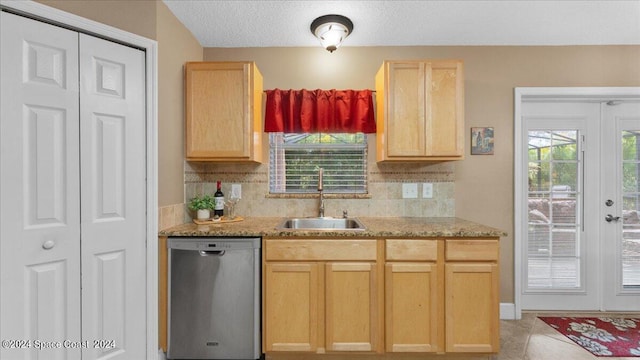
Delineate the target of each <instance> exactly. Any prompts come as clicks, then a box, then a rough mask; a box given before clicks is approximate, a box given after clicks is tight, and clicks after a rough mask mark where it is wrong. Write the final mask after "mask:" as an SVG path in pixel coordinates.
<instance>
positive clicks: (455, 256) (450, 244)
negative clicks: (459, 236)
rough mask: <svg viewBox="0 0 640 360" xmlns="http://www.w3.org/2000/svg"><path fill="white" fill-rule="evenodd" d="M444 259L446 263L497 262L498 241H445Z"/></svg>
mask: <svg viewBox="0 0 640 360" xmlns="http://www.w3.org/2000/svg"><path fill="white" fill-rule="evenodd" d="M445 257H446V259H447V261H452V260H453V261H456V260H457V261H467V260H484V261H498V257H499V245H498V240H492V239H487V240H447V244H446V251H445Z"/></svg>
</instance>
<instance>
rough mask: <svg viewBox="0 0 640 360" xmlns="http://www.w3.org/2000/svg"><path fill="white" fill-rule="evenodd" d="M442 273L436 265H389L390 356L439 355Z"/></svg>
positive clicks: (387, 335) (387, 323)
mask: <svg viewBox="0 0 640 360" xmlns="http://www.w3.org/2000/svg"><path fill="white" fill-rule="evenodd" d="M439 275H440V274H439V272H438V267H437V265H436V264H430V263H414V262H409V263H397V262H394V263H387V264H386V265H385V279H384V280H385V295H386V296H385V338H386V346H385V349H386V351H387V352H437V351H441V347H440V345H439V344H438V338H439V330H438V327H439V326H440V321H439V316H440V314H439V313H438V309H439V305H440V303H441V300H440V297H441V295H440V293H441V292H440V291H439V281H438V277H439Z"/></svg>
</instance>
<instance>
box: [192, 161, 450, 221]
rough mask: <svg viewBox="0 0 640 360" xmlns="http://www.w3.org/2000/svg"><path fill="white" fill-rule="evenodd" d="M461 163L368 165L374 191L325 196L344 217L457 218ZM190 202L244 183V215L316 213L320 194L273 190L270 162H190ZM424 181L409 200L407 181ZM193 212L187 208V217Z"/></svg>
mask: <svg viewBox="0 0 640 360" xmlns="http://www.w3.org/2000/svg"><path fill="white" fill-rule="evenodd" d="M454 166H455V163H454V162H443V163H435V164H425V163H403V164H386V163H381V164H378V163H376V162H375V161H374V160H372V159H370V161H369V164H368V181H369V184H368V194H367V195H366V196H353V197H351V198H344V197H343V196H341V197H339V198H338V197H335V196H332V195H331V194H325V215H326V216H342V211H343V210H347V211H348V212H349V216H418V217H449V216H455V202H454V198H455V196H454V195H455V188H454V180H455V179H454V176H455V171H454V170H455V167H454ZM184 175H185V176H184V179H185V184H184V185H185V186H184V189H185V203H186V202H188V201H189V199H191V198H192V197H194V196H195V195H197V194H203V193H206V194H211V195H213V193H214V192H215V191H216V181H218V180H219V181H222V191H223V192H224V193H225V195H228V194H230V193H231V184H240V185H241V186H242V199H241V200H240V202H239V203H238V205H237V206H236V209H237V214H238V215H240V216H316V215H317V214H318V195H317V194H306V195H302V196H296V197H291V196H280V195H270V194H269V165H268V164H214V163H199V162H186V161H185V166H184ZM403 183H418V198H417V199H403V198H402V184H403ZM422 183H432V184H433V197H432V198H430V199H423V198H422ZM192 215H193V214H192V213H191V211H189V210H186V211H184V220H185V221H190V220H191V216H192Z"/></svg>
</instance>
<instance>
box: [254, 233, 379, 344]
mask: <svg viewBox="0 0 640 360" xmlns="http://www.w3.org/2000/svg"><path fill="white" fill-rule="evenodd" d="M263 254H264V256H263V259H264V266H263V270H264V272H263V280H264V282H263V309H264V311H263V349H264V351H265V352H278V351H295V352H317V353H324V352H352V351H357V352H373V351H377V350H378V349H377V344H378V342H379V341H380V338H381V332H382V330H381V327H380V326H379V325H378V319H379V316H382V315H381V314H382V309H381V306H382V304H381V301H380V300H379V297H380V294H379V291H378V286H379V282H380V279H379V278H378V276H377V272H378V271H377V266H376V264H377V240H369V239H362V240H360V239H358V240H352V239H348V240H347V239H345V240H336V239H316V240H313V239H311V240H310V239H299V240H298V239H296V240H283V239H265V240H264V243H263Z"/></svg>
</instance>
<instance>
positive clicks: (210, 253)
mask: <svg viewBox="0 0 640 360" xmlns="http://www.w3.org/2000/svg"><path fill="white" fill-rule="evenodd" d="M224 252H225V251H224V250H200V251H199V253H200V256H223V255H224Z"/></svg>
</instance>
